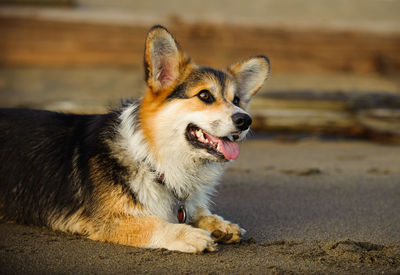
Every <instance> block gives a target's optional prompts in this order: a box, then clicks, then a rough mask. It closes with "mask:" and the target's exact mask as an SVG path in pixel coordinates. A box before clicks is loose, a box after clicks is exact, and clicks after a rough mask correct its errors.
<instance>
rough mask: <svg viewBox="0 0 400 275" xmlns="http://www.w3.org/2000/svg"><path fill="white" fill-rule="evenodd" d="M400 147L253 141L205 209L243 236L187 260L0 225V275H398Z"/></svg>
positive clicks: (182, 256)
mask: <svg viewBox="0 0 400 275" xmlns="http://www.w3.org/2000/svg"><path fill="white" fill-rule="evenodd" d="M399 163H400V147H395V146H386V145H379V144H372V143H366V142H360V141H343V140H342V141H321V140H313V139H304V140H300V141H296V142H280V141H273V140H265V139H258V138H253V139H250V140H248V141H247V142H246V143H244V144H243V145H241V155H240V157H239V159H238V160H237V161H236V162H234V163H232V164H231V165H230V167H229V168H228V169H227V171H226V173H225V175H224V177H223V180H222V183H221V185H220V186H219V193H218V194H217V195H216V197H215V198H214V201H215V205H214V206H213V208H214V211H215V212H216V213H218V214H221V215H222V216H224V217H225V218H228V219H230V220H232V221H235V222H238V223H239V224H241V225H242V226H243V227H244V228H246V229H247V231H248V233H247V234H246V236H245V240H244V241H243V242H242V243H240V244H237V245H224V246H219V251H218V252H215V253H204V254H196V255H188V254H183V253H178V252H171V251H166V250H145V249H139V248H133V247H127V246H121V245H115V244H110V243H100V242H94V241H90V240H87V239H85V238H83V237H80V236H75V235H69V234H63V233H60V232H53V231H50V230H48V229H46V228H38V227H33V226H23V225H15V224H6V223H2V224H0V273H2V274H26V273H34V274H38V273H63V274H72V273H91V274H93V273H101V274H103V273H106V274H107V273H113V274H114V273H118V274H125V273H157V274H164V273H176V274H186V273H202V274H204V273H207V274H214V273H226V274H232V273H252V274H257V273H267V274H294V273H319V274H321V273H324V274H325V273H346V274H351V273H353V274H354V273H374V274H377V273H392V274H393V273H398V272H400V215H399V214H398V213H400V168H399V165H398V164H399Z"/></svg>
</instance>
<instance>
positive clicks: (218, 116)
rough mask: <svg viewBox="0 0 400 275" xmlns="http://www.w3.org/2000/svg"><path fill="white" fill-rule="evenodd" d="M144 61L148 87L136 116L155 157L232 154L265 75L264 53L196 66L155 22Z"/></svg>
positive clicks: (222, 156)
mask: <svg viewBox="0 0 400 275" xmlns="http://www.w3.org/2000/svg"><path fill="white" fill-rule="evenodd" d="M144 64H145V77H146V82H147V87H148V89H147V92H146V94H145V96H144V98H143V100H142V105H141V107H140V112H139V119H140V123H141V127H142V129H143V132H144V134H145V137H146V139H147V140H148V141H149V143H150V144H151V146H150V148H152V149H153V150H154V151H155V152H154V153H155V154H156V155H157V157H158V158H160V157H161V158H168V157H172V156H173V155H175V156H179V158H190V159H207V160H212V161H226V160H232V159H236V158H237V157H238V154H239V150H238V145H237V143H236V141H240V140H242V139H243V138H244V137H245V136H246V134H247V132H248V131H249V127H250V124H251V121H252V120H251V117H250V115H249V114H248V113H247V111H246V110H247V107H248V104H249V102H250V100H251V98H252V97H253V96H254V94H255V93H256V92H257V91H258V90H259V89H260V88H261V86H262V84H263V83H264V80H265V79H266V78H267V76H268V72H269V61H268V58H266V57H265V56H256V57H252V58H248V59H246V60H244V61H241V62H238V63H235V64H233V65H231V66H229V67H228V68H227V69H226V70H225V71H221V70H216V69H212V68H208V67H202V66H197V65H196V64H194V63H193V62H191V60H190V58H189V57H188V56H187V55H185V53H184V52H183V51H182V49H181V47H180V46H179V44H178V43H177V42H176V41H175V39H174V38H173V37H172V35H171V34H170V33H169V32H168V30H167V29H165V28H164V27H162V26H155V27H153V28H152V29H151V30H150V31H149V33H148V35H147V39H146V44H145V56H144Z"/></svg>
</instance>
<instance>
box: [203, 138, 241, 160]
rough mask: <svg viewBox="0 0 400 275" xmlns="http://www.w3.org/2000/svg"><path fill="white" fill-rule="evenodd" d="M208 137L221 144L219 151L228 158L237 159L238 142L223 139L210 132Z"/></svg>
mask: <svg viewBox="0 0 400 275" xmlns="http://www.w3.org/2000/svg"><path fill="white" fill-rule="evenodd" d="M207 138H208V139H209V140H211V141H212V142H214V143H218V144H219V151H220V152H221V153H222V154H223V155H224V157H225V158H226V159H237V157H238V156H239V146H238V145H237V143H235V142H232V141H228V140H222V139H219V138H217V137H214V136H212V135H210V134H207Z"/></svg>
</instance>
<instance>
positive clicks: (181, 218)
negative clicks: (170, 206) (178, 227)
mask: <svg viewBox="0 0 400 275" xmlns="http://www.w3.org/2000/svg"><path fill="white" fill-rule="evenodd" d="M177 216H178V221H179V223H185V222H186V207H185V205H184V204H181V205H180V206H179V209H178V215H177Z"/></svg>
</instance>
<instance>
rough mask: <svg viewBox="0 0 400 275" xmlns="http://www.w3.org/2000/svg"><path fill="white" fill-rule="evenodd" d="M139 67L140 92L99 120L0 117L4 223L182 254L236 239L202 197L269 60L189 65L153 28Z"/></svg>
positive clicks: (25, 114) (22, 113) (34, 114)
mask: <svg viewBox="0 0 400 275" xmlns="http://www.w3.org/2000/svg"><path fill="white" fill-rule="evenodd" d="M144 69H145V81H146V84H147V91H146V92H145V94H144V96H143V97H142V98H141V99H140V100H138V101H128V102H125V103H123V104H122V105H121V107H120V109H119V110H116V111H112V112H110V113H108V114H100V115H77V114H66V113H57V112H50V111H45V110H30V109H1V110H0V132H1V135H0V161H1V165H0V175H1V180H0V218H1V219H2V220H5V221H11V222H17V223H22V224H32V225H39V226H47V227H49V228H51V229H53V230H59V231H63V232H70V233H76V234H81V235H84V236H86V237H87V238H89V239H91V240H96V241H104V242H113V243H118V244H122V245H130V246H136V247H143V248H164V249H168V250H174V251H181V252H187V253H197V252H202V251H215V250H216V249H217V244H218V243H226V244H229V243H237V242H239V241H240V239H241V237H242V235H243V234H244V233H245V230H244V229H242V228H240V227H239V226H238V225H236V224H233V223H231V222H229V221H226V220H224V219H223V218H221V217H220V216H217V215H213V214H212V213H211V212H210V211H209V205H210V196H211V195H212V194H213V193H214V192H215V186H216V185H217V183H218V181H219V178H220V176H221V174H222V172H223V170H224V168H225V166H226V163H228V162H230V161H232V160H234V159H236V158H237V157H238V154H239V149H238V144H237V142H238V141H241V140H243V139H244V138H245V136H246V134H247V133H248V131H249V126H250V124H251V122H252V119H251V117H250V115H249V114H248V113H247V111H246V110H247V108H248V105H249V102H250V100H251V98H252V97H253V96H254V95H255V93H256V92H257V91H258V90H259V89H260V88H261V86H262V85H263V83H264V81H265V80H266V78H267V76H268V74H269V70H270V64H269V60H268V58H267V57H265V56H261V55H260V56H255V57H251V58H248V59H245V60H243V61H240V62H238V63H235V64H233V65H231V66H229V67H227V69H226V70H217V69H213V68H209V67H204V66H198V65H196V64H195V63H194V62H192V61H191V59H190V58H189V57H188V56H187V55H186V54H185V53H184V52H183V51H182V49H181V46H180V45H179V44H178V43H177V42H176V40H175V38H174V37H173V36H172V35H171V33H170V32H169V31H168V30H167V29H166V28H164V27H162V26H159V25H157V26H154V27H152V28H151V29H150V31H149V32H148V34H147V38H146V41H145V52H144Z"/></svg>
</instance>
